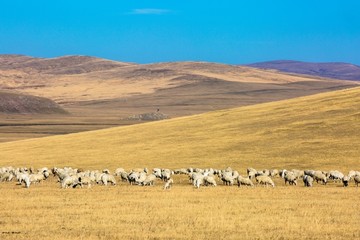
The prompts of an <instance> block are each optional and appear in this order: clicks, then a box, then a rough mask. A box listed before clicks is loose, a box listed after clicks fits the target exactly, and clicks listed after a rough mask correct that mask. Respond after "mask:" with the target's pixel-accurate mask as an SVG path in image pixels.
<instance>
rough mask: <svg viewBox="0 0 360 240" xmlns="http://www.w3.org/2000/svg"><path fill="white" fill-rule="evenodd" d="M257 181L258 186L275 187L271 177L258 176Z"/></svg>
mask: <svg viewBox="0 0 360 240" xmlns="http://www.w3.org/2000/svg"><path fill="white" fill-rule="evenodd" d="M255 179H256V182H257V183H258V184H261V185H265V186H267V185H271V186H272V187H275V184H274V182H273V180H272V179H271V178H270V177H269V176H257V177H256V178H255Z"/></svg>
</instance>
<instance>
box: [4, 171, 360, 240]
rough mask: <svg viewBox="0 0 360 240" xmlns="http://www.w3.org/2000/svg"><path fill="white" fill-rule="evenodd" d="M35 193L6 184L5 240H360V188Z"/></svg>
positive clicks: (49, 186)
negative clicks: (359, 201) (359, 197)
mask: <svg viewBox="0 0 360 240" xmlns="http://www.w3.org/2000/svg"><path fill="white" fill-rule="evenodd" d="M275 182H276V184H277V185H278V186H276V187H275V188H264V187H256V188H247V187H242V188H238V187H237V186H232V187H226V186H218V187H215V188H214V187H203V188H200V189H194V188H193V187H192V186H191V185H188V183H187V181H186V177H185V176H181V177H176V178H175V185H174V186H173V188H172V189H171V190H170V191H163V190H162V184H160V183H159V182H158V184H157V185H155V186H153V187H140V186H129V185H128V184H127V183H122V184H120V186H112V187H104V186H95V187H93V188H91V189H60V188H59V187H58V184H55V182H54V180H51V182H47V183H44V184H41V185H39V186H33V187H31V188H30V189H25V188H21V187H20V186H15V185H14V183H2V184H0V189H1V192H2V197H1V199H2V204H1V209H0V214H1V216H2V217H1V220H0V238H1V239H50V238H51V239H358V238H359V237H360V229H359V227H358V223H359V220H360V215H359V211H360V205H359V204H358V203H357V202H358V196H359V190H360V189H359V188H356V187H354V184H353V183H352V184H351V186H350V187H348V188H343V187H341V184H329V186H323V185H320V184H319V185H317V184H315V186H314V187H313V188H311V189H309V188H304V187H302V185H301V186H297V187H290V186H286V187H285V186H284V185H283V183H282V181H281V182H280V179H276V181H275Z"/></svg>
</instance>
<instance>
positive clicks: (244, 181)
mask: <svg viewBox="0 0 360 240" xmlns="http://www.w3.org/2000/svg"><path fill="white" fill-rule="evenodd" d="M236 180H237V183H238V187H240V186H241V185H245V186H251V187H253V186H254V183H253V182H252V181H251V179H250V178H244V177H242V176H238V177H237V179H236Z"/></svg>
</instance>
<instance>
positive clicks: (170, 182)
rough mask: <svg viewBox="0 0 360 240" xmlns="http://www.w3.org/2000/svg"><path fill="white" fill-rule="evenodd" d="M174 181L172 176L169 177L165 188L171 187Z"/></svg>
mask: <svg viewBox="0 0 360 240" xmlns="http://www.w3.org/2000/svg"><path fill="white" fill-rule="evenodd" d="M173 183H174V180H173V179H172V178H170V179H168V180H167V181H166V182H165V185H164V190H168V189H171V186H172V185H173Z"/></svg>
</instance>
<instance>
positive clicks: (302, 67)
mask: <svg viewBox="0 0 360 240" xmlns="http://www.w3.org/2000/svg"><path fill="white" fill-rule="evenodd" d="M247 66H250V67H255V68H260V69H275V70H278V71H281V72H288V73H297V74H306V75H312V76H320V77H326V78H334V79H345V80H354V81H360V66H357V65H354V64H350V63H341V62H329V63H310V62H300V61H290V60H279V61H269V62H260V63H253V64H249V65H247Z"/></svg>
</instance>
